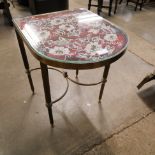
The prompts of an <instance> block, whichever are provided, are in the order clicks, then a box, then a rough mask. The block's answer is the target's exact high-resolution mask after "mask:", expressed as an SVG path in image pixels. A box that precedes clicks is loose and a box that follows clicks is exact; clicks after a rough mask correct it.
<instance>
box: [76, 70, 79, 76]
mask: <svg viewBox="0 0 155 155" xmlns="http://www.w3.org/2000/svg"><path fill="white" fill-rule="evenodd" d="M78 75H79V70H78V69H76V78H78Z"/></svg>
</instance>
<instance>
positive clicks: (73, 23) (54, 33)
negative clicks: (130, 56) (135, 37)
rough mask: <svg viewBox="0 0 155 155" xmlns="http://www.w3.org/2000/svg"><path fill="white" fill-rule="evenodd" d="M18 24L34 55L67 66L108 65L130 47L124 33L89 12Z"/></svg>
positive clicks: (52, 15)
mask: <svg viewBox="0 0 155 155" xmlns="http://www.w3.org/2000/svg"><path fill="white" fill-rule="evenodd" d="M14 23H15V25H16V26H17V27H18V28H19V29H20V30H21V32H22V34H23V35H24V37H25V38H26V41H27V42H28V43H29V45H30V46H31V47H32V48H33V49H34V52H36V53H37V54H38V55H41V56H43V57H45V58H47V59H52V60H55V61H63V62H66V63H67V62H69V63H72V62H74V63H86V62H92V61H93V62H98V61H104V60H105V59H108V58H111V57H114V56H116V55H117V54H119V53H121V52H122V51H123V50H125V49H126V47H127V43H128V39H127V36H126V34H125V33H124V32H123V31H122V30H120V29H119V28H118V27H116V26H115V25H113V24H112V23H110V22H108V21H107V20H105V19H103V18H102V17H100V16H98V15H96V14H94V13H92V12H90V11H88V10H86V9H77V10H73V11H61V12H55V13H49V14H42V15H36V16H30V17H25V18H17V19H15V20H14Z"/></svg>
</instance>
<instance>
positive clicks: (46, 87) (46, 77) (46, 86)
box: [40, 62, 54, 127]
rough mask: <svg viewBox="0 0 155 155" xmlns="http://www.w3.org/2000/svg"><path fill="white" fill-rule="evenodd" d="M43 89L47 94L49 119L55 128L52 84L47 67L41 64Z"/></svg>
mask: <svg viewBox="0 0 155 155" xmlns="http://www.w3.org/2000/svg"><path fill="white" fill-rule="evenodd" d="M40 66H41V73H42V80H43V87H44V93H45V100H46V106H47V109H48V114H49V119H50V123H51V125H52V127H54V120H53V113H52V101H51V92H50V83H49V75H48V68H47V65H45V64H43V63H41V62H40Z"/></svg>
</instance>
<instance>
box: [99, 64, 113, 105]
mask: <svg viewBox="0 0 155 155" xmlns="http://www.w3.org/2000/svg"><path fill="white" fill-rule="evenodd" d="M109 69H110V64H108V65H106V66H105V69H104V72H103V82H102V85H101V89H100V94H99V103H101V99H102V95H103V90H104V87H105V83H106V81H107V77H108V73H109Z"/></svg>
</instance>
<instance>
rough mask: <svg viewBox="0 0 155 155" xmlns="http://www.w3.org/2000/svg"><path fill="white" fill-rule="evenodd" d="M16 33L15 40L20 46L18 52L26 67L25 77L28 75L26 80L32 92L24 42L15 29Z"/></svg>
mask: <svg viewBox="0 0 155 155" xmlns="http://www.w3.org/2000/svg"><path fill="white" fill-rule="evenodd" d="M16 35H17V40H18V43H19V48H20V52H21V55H22V59H23V63H24V66H25V69H26V73H27V77H28V80H29V83H30V87H31V90H32V92H33V93H34V85H33V81H32V77H31V73H30V67H29V62H28V59H27V55H26V51H25V47H24V43H23V41H22V39H21V37H20V36H19V34H18V32H17V31H16Z"/></svg>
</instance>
